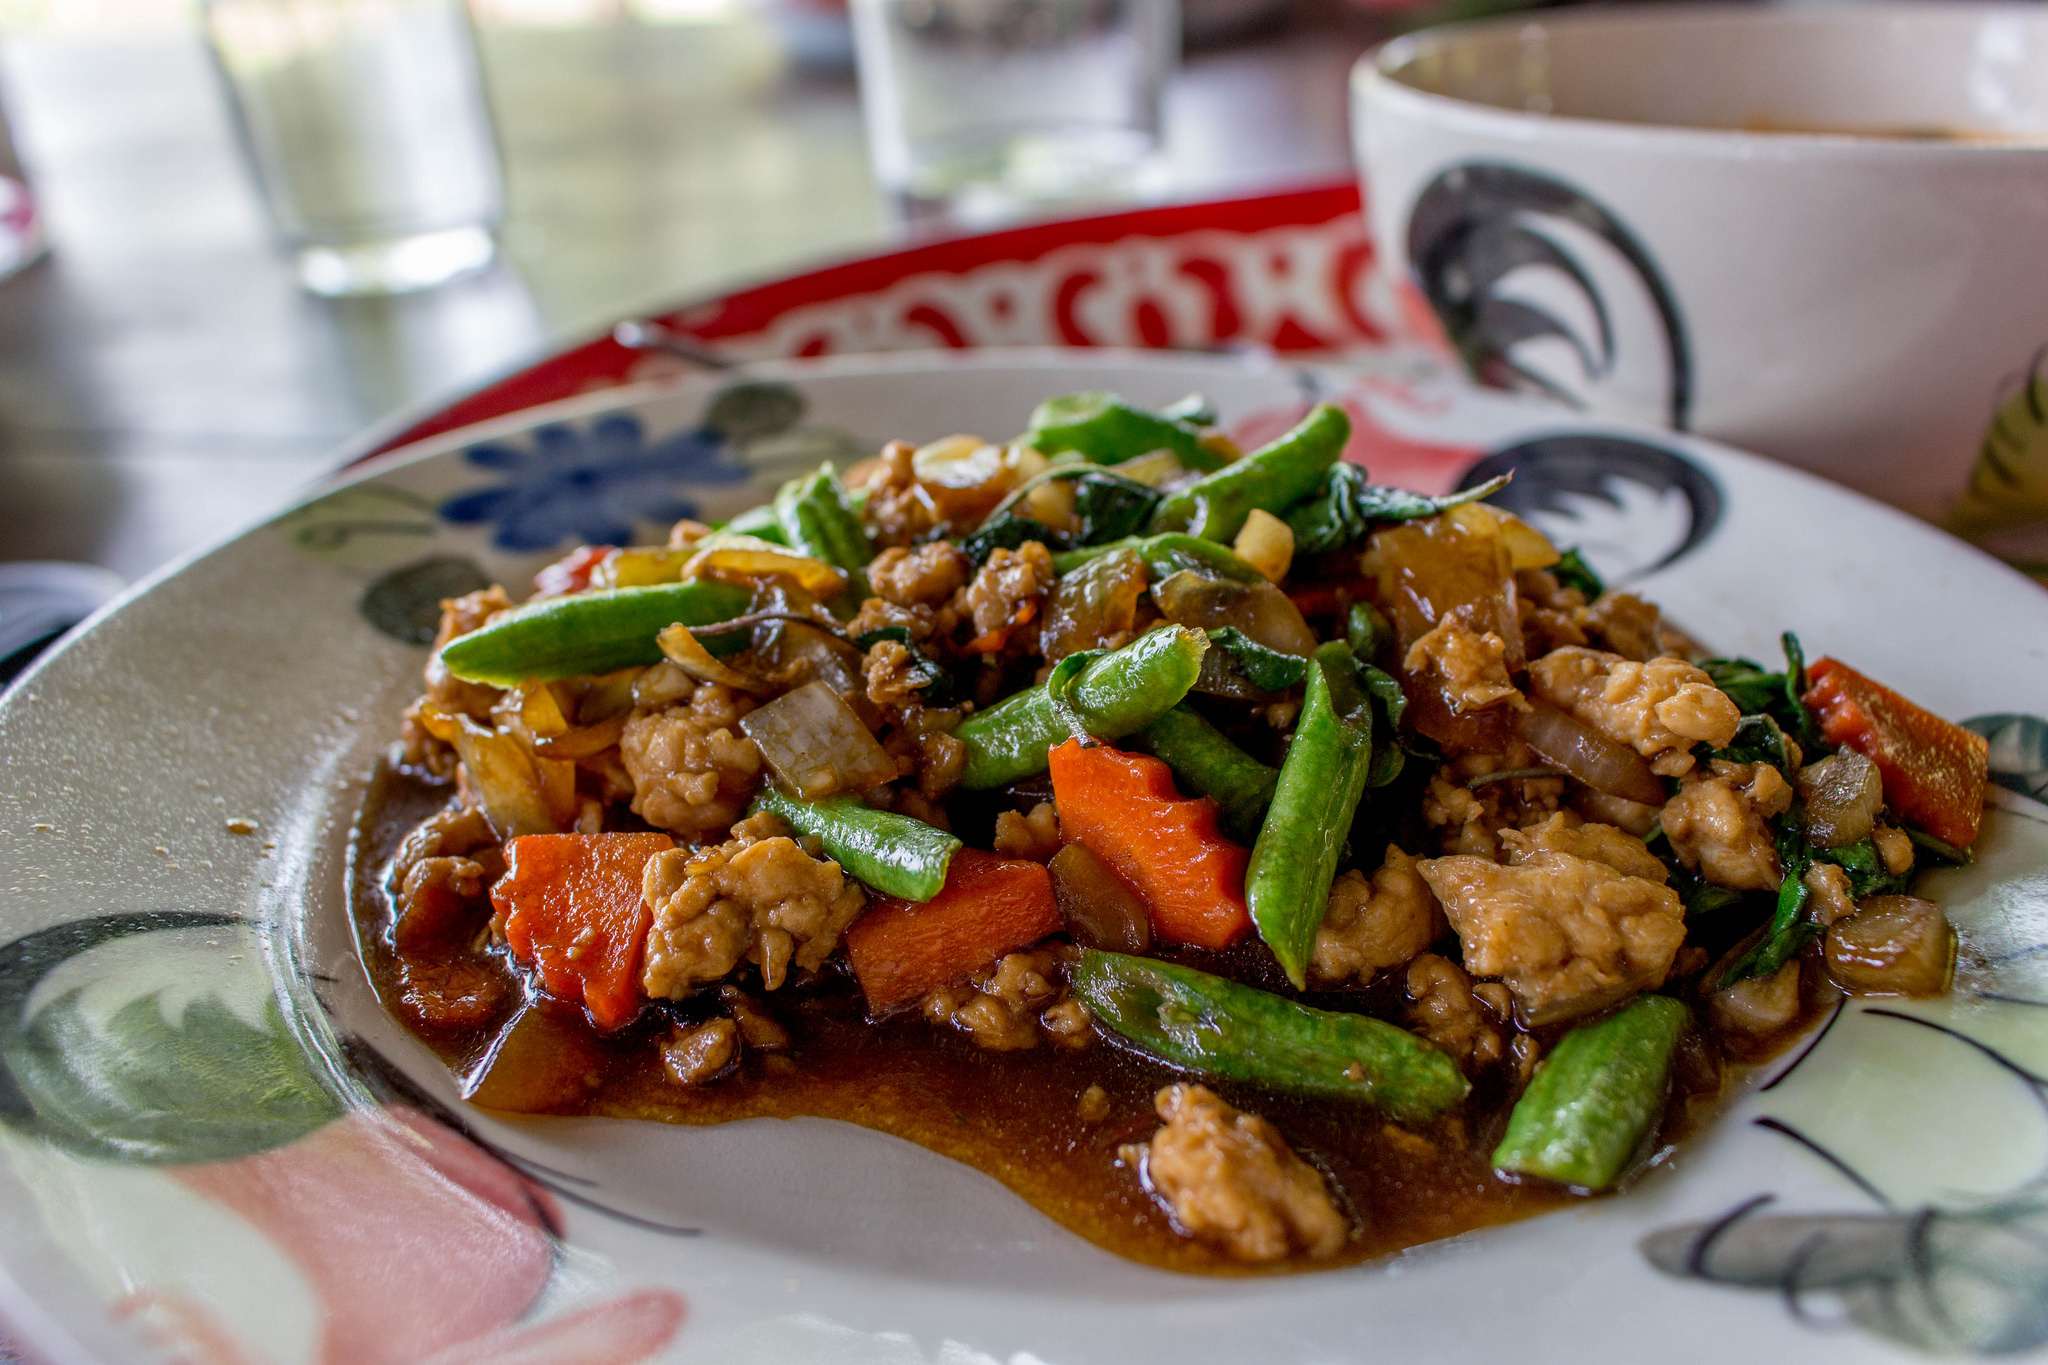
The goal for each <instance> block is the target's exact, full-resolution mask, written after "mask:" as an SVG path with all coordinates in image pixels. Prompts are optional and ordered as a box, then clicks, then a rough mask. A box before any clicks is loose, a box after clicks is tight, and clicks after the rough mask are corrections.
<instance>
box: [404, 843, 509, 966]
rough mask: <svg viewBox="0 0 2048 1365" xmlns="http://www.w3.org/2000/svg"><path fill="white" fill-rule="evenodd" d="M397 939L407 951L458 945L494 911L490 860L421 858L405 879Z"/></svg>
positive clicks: (406, 873)
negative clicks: (487, 875)
mask: <svg viewBox="0 0 2048 1365" xmlns="http://www.w3.org/2000/svg"><path fill="white" fill-rule="evenodd" d="M396 902H397V903H396V907H395V910H396V913H395V915H394V917H393V921H392V929H391V937H392V942H393V943H394V944H396V945H397V947H398V951H399V952H401V953H417V952H420V951H422V950H425V949H429V948H434V947H450V948H452V947H456V946H458V942H459V940H462V939H466V938H469V937H470V936H472V935H474V934H475V933H476V931H477V930H478V928H480V927H481V925H482V923H483V921H484V920H485V919H487V918H488V917H489V915H490V903H489V902H488V901H486V900H485V899H484V866H483V864H482V863H479V862H476V861H475V860H473V859H470V858H420V859H418V860H416V861H414V862H413V863H411V864H410V865H409V866H407V868H406V870H405V875H404V877H403V878H401V879H400V880H399V883H398V894H397V897H396Z"/></svg>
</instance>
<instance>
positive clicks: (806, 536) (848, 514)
mask: <svg viewBox="0 0 2048 1365" xmlns="http://www.w3.org/2000/svg"><path fill="white" fill-rule="evenodd" d="M774 507H775V520H776V523H777V524H778V525H779V526H780V527H781V528H782V538H783V541H784V543H786V544H787V545H789V547H790V548H791V549H794V550H795V551H796V552H797V553H799V554H805V555H809V556H810V557H811V558H812V559H816V560H819V561H822V562H823V563H826V564H830V565H832V566H833V567H834V568H837V569H844V570H845V571H846V572H847V573H849V574H857V573H859V572H860V571H861V570H862V569H865V568H866V567H867V566H868V561H869V560H871V559H873V558H874V557H875V549H874V546H872V545H870V544H869V543H868V533H867V528H866V527H864V526H862V525H861V521H860V513H858V512H856V511H854V510H853V504H852V502H851V501H849V500H848V498H847V495H846V486H845V485H844V484H842V483H840V482H839V476H838V475H837V474H835V473H833V472H832V466H831V465H829V464H828V465H824V466H821V467H820V468H819V470H818V472H817V473H815V474H812V475H811V476H810V477H808V478H803V479H791V480H790V481H789V482H788V483H786V484H784V485H782V488H781V490H780V491H778V492H777V493H776V495H775V503H774Z"/></svg>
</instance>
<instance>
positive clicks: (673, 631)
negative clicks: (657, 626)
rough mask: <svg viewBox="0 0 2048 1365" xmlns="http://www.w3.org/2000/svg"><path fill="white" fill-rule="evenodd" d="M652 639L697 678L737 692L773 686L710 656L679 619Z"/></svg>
mask: <svg viewBox="0 0 2048 1365" xmlns="http://www.w3.org/2000/svg"><path fill="white" fill-rule="evenodd" d="M654 640H655V643H656V644H658V645H660V646H661V652H662V653H663V654H664V655H666V656H667V658H668V661H669V662H670V663H672V664H674V665H675V666H676V667H677V668H680V669H682V670H683V672H685V673H687V674H689V675H690V676H691V677H692V678H695V679H696V680H697V681H698V682H703V683H717V684H719V685H720V686H722V687H730V688H733V689H735V690H736V691H740V692H754V693H765V692H769V691H772V690H773V689H772V688H771V687H769V686H768V684H766V683H764V682H762V681H761V680H760V679H758V678H750V677H748V676H747V675H746V674H744V673H742V672H740V671H739V670H738V669H737V668H734V667H733V666H732V665H731V664H728V663H722V662H720V661H719V660H717V659H714V658H712V657H711V651H710V650H708V649H706V648H704V646H703V645H701V644H699V643H698V642H697V637H696V636H695V635H692V634H691V633H690V628H689V627H688V626H686V625H683V624H682V623H681V622H677V623H676V624H675V625H672V626H667V627H665V628H663V630H662V632H661V634H659V635H657V636H655V637H654Z"/></svg>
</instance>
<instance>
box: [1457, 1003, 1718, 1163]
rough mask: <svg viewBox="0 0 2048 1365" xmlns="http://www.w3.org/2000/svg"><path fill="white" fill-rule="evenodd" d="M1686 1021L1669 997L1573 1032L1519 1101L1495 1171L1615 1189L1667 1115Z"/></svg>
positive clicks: (1497, 1151) (1496, 1156)
mask: <svg viewBox="0 0 2048 1365" xmlns="http://www.w3.org/2000/svg"><path fill="white" fill-rule="evenodd" d="M1686 1017H1687V1016H1686V1008H1685V1006H1684V1005H1682V1004H1680V1003H1679V1002H1678V1001H1676V1000H1673V999H1672V998H1671V997H1669V996H1666V995H1645V996H1641V997H1639V998H1637V1000H1636V1001H1635V1003H1633V1004H1631V1005H1630V1006H1628V1008H1626V1009H1624V1010H1622V1011H1620V1012H1619V1013H1618V1014H1612V1015H1609V1016H1608V1017H1607V1018H1605V1019H1602V1020H1601V1021H1600V1022H1599V1023H1597V1024H1584V1025H1581V1026H1580V1027H1578V1028H1575V1029H1573V1030H1572V1031H1571V1032H1570V1033H1567V1034H1566V1035H1565V1036H1564V1037H1563V1038H1562V1039H1561V1040H1560V1041H1559V1042H1558V1044H1557V1046H1556V1047H1554V1048H1552V1049H1551V1050H1550V1055H1549V1056H1548V1057H1546V1058H1545V1059H1544V1060H1543V1065H1542V1066H1540V1067H1538V1068H1537V1069H1536V1077H1535V1079H1534V1080H1532V1081H1530V1082H1529V1088H1528V1089H1527V1090H1526V1091H1524V1092H1523V1094H1522V1098H1521V1099H1520V1100H1518V1101H1516V1103H1515V1111H1514V1113H1512V1114H1510V1115H1509V1116H1508V1131H1507V1135H1506V1136H1505V1137H1503V1138H1502V1139H1501V1142H1500V1146H1498V1147H1496V1148H1495V1149H1494V1152H1493V1165H1494V1169H1495V1170H1497V1171H1501V1172H1503V1173H1505V1174H1508V1175H1523V1176H1539V1177H1541V1178H1542V1179H1544V1180H1555V1181H1557V1182H1558V1183H1559V1184H1562V1185H1571V1186H1574V1187H1575V1188H1578V1189H1582V1190H1604V1189H1606V1188H1607V1187H1608V1186H1609V1185H1612V1184H1613V1183H1614V1182H1615V1181H1616V1180H1617V1179H1619V1178H1620V1176H1621V1173H1622V1171H1623V1170H1624V1169H1626V1167H1627V1165H1628V1161H1629V1158H1630V1157H1631V1156H1633V1155H1634V1154H1635V1151H1636V1148H1637V1147H1638V1146H1640V1145H1641V1143H1642V1140H1643V1137H1644V1135H1645V1134H1646V1133H1648V1132H1649V1131H1650V1125H1651V1124H1652V1123H1654V1122H1655V1121H1656V1119H1657V1115H1658V1113H1659V1111H1660V1110H1662V1109H1663V1107H1664V1089H1665V1083H1666V1081H1667V1080H1668V1079H1669V1075H1670V1070H1671V1054H1672V1052H1673V1051H1674V1050H1676V1048H1677V1047H1678V1039H1679V1035H1680V1034H1682V1033H1684V1032H1685V1024H1686Z"/></svg>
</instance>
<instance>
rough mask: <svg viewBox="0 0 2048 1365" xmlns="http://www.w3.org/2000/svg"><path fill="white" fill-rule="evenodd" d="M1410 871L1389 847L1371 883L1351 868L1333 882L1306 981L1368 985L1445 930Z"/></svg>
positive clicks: (1409, 861) (1424, 886)
mask: <svg viewBox="0 0 2048 1365" xmlns="http://www.w3.org/2000/svg"><path fill="white" fill-rule="evenodd" d="M1415 868H1416V861H1415V859H1414V858H1413V857H1411V856H1410V855H1408V854H1406V853H1403V852H1402V851H1401V850H1400V849H1398V848H1396V847H1394V846H1393V845H1392V844H1389V845H1388V846H1387V854H1386V858H1385V860H1384V861H1383V862H1381V864H1380V867H1379V871H1377V872H1375V873H1373V874H1372V877H1371V879H1370V880H1368V879H1367V877H1366V875H1365V873H1363V872H1361V871H1359V870H1357V869H1356V868H1354V869H1352V870H1351V871H1349V872H1346V873H1345V874H1344V875H1343V876H1341V877H1339V878H1338V879H1337V880H1336V882H1335V884H1334V885H1332V886H1331V887H1330V905H1329V909H1328V910H1327V911H1326V912H1325V913H1324V915H1323V926H1322V928H1320V929H1318V930H1317V931H1316V946H1315V953H1314V955H1313V956H1312V957H1310V959H1309V964H1308V971H1309V975H1310V976H1312V977H1314V978H1315V979H1316V980H1317V981H1319V982H1339V981H1349V980H1353V979H1356V980H1357V981H1359V982H1360V983H1364V982H1368V981H1371V980H1372V978H1373V976H1374V975H1375V974H1377V973H1379V972H1381V971H1384V970H1386V969H1387V968H1389V967H1398V966H1400V965H1401V964H1402V963H1404V962H1406V961H1408V960H1409V959H1410V958H1412V957H1414V956H1415V955H1416V954H1417V953H1419V952H1421V951H1422V950H1423V949H1424V948H1427V947H1428V946H1429V945H1430V944H1432V943H1434V942H1436V940H1437V938H1438V937H1439V936H1441V935H1442V933H1443V931H1444V917H1443V912H1442V911H1440V910H1438V909H1437V905H1436V897H1435V896H1432V895H1431V894H1430V893H1429V885H1428V883H1426V882H1424V881H1423V880H1422V874H1421V873H1419V872H1417V871H1416V870H1415Z"/></svg>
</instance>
